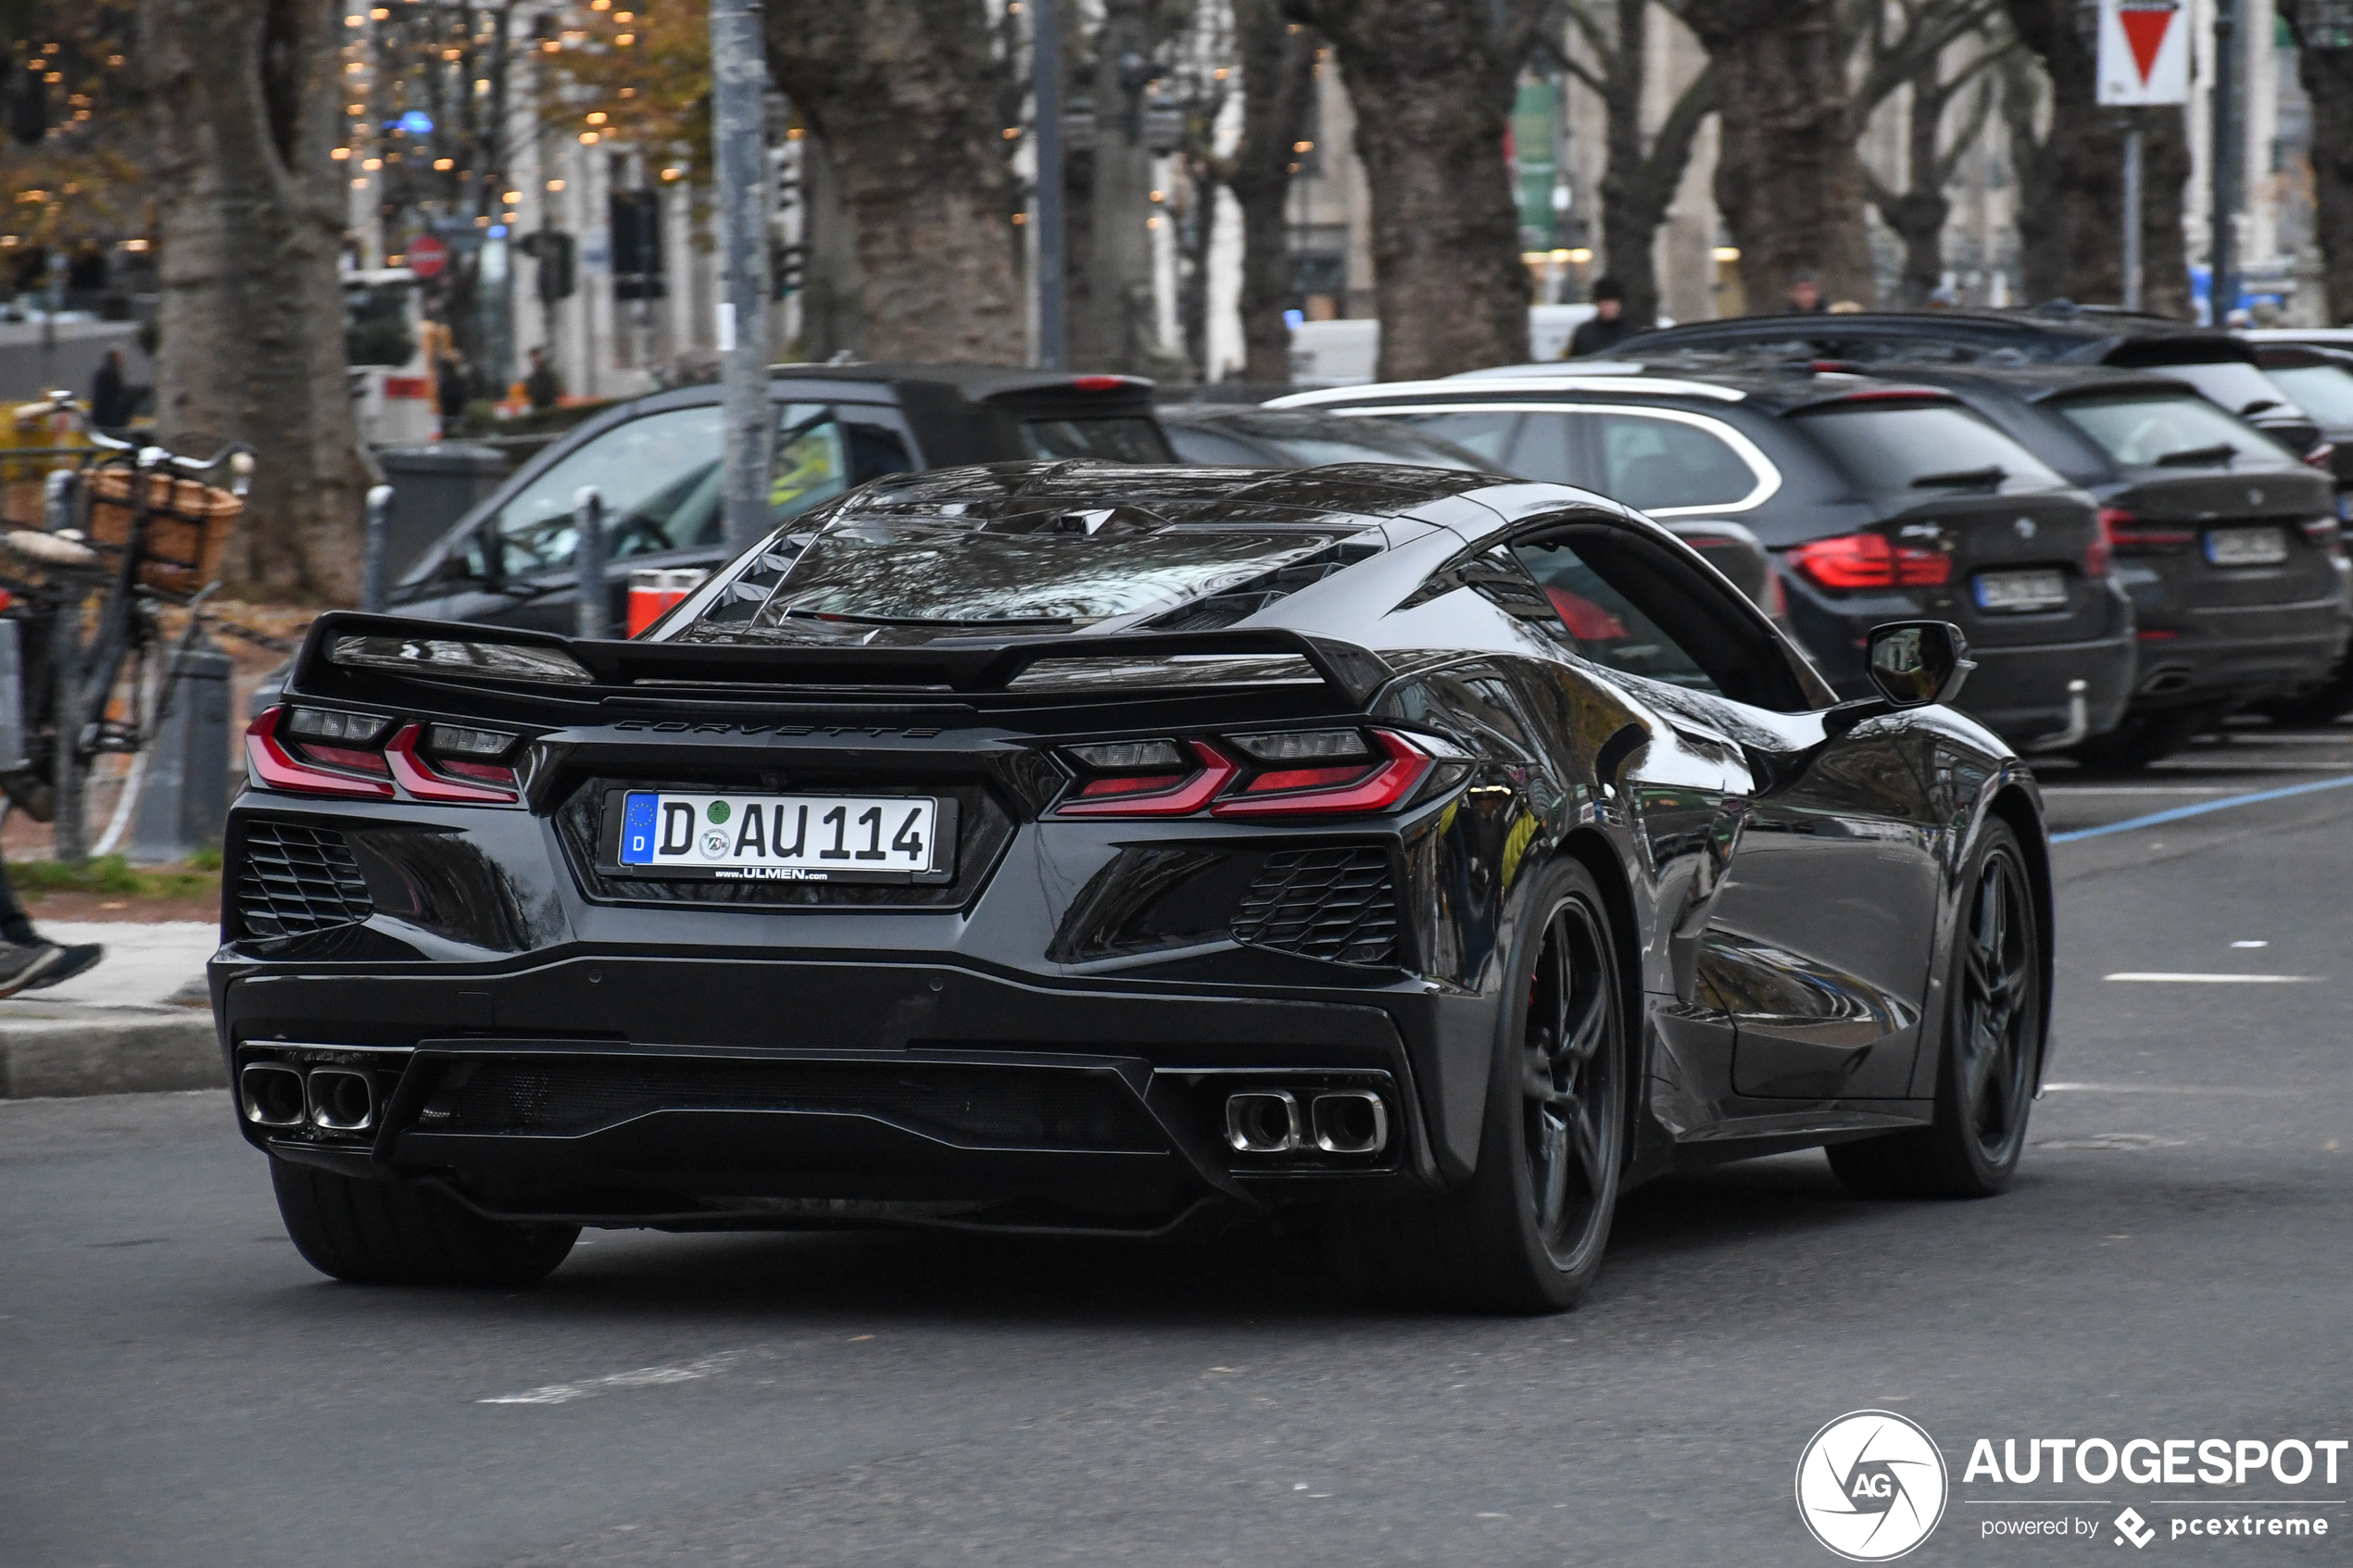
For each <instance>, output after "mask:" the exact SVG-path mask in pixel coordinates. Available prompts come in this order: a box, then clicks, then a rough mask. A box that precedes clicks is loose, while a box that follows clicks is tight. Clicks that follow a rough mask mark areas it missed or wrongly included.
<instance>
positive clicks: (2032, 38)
mask: <svg viewBox="0 0 2353 1568" xmlns="http://www.w3.org/2000/svg"><path fill="white" fill-rule="evenodd" d="M2007 8H2008V12H2009V18H2010V25H2011V26H2012V27H2013V28H2015V29H2016V30H2017V31H2018V35H2019V39H2020V42H2022V43H2023V44H2025V45H2026V46H2027V47H2028V48H2029V49H2031V50H2032V51H2033V52H2034V53H2035V54H2036V55H2037V56H2040V57H2041V59H2042V61H2043V69H2044V70H2045V73H2046V74H2047V76H2048V77H2049V79H2050V85H2051V123H2050V129H2049V130H2048V131H2047V132H2045V134H2044V135H2043V137H2042V138H2041V140H2040V141H2039V142H2032V141H2021V140H2020V138H2019V136H2018V133H2017V127H2018V126H2019V124H2020V117H2019V115H2018V113H2017V112H2016V110H2015V109H2013V110H2010V111H2009V119H2010V123H2011V126H2012V155H2013V157H2014V158H2015V160H2016V161H2017V163H2018V164H2019V165H2020V195H2021V197H2026V196H2031V197H2032V200H2021V201H2020V204H2019V218H2018V231H2019V242H2020V250H2021V251H2022V252H2023V256H2022V257H2021V263H2022V267H2023V270H2024V272H2025V294H2026V296H2027V298H2029V299H2030V300H2043V299H2072V300H2077V301H2080V302H2085V303H2096V304H2115V303H2117V302H2118V301H2120V300H2121V299H2122V298H2123V295H2124V239H2123V233H2124V133H2125V132H2126V130H2127V129H2128V128H2130V127H2132V126H2133V125H2136V124H2137V125H2138V126H2139V127H2140V128H2141V144H2142V153H2141V157H2142V162H2141V277H2142V280H2143V282H2142V287H2141V302H2142V307H2143V308H2144V309H2146V310H2150V311H2154V312H2156V313H2157V314H2158V315H2162V316H2179V317H2187V316H2188V315H2189V313H2190V281H2189V264H2188V260H2187V256H2186V252H2185V250H2184V246H2183V234H2182V197H2183V188H2184V187H2185V186H2186V185H2187V184H2188V182H2189V178H2190V144H2189V136H2188V133H2187V132H2185V131H2184V130H2183V119H2182V111H2181V110H2180V109H2178V108H2147V109H2109V108H2102V107H2100V106H2099V104H2098V101H2097V93H2096V83H2095V79H2094V70H2095V66H2096V64H2097V60H2098V55H2097V49H2096V46H2095V42H2094V40H2093V39H2092V38H2091V37H2090V36H2088V35H2087V34H2086V33H2085V32H2083V31H2081V30H2079V29H2078V27H2077V26H2076V20H2077V15H2076V6H2075V5H2074V3H2073V0H2007ZM2013 80H2015V78H2014V79H2013ZM2030 136H2031V132H2030Z"/></svg>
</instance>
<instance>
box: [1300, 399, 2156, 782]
mask: <svg viewBox="0 0 2353 1568" xmlns="http://www.w3.org/2000/svg"><path fill="white" fill-rule="evenodd" d="M1635 368H1636V367H1633V366H1627V367H1624V369H1626V370H1633V369H1635ZM1702 374H1704V375H1705V380H1702V379H1700V377H1701V375H1702ZM1275 406H1276V407H1278V408H1281V407H1309V408H1322V409H1325V410H1327V411H1329V412H1334V413H1345V414H1347V415H1349V416H1352V417H1356V418H1378V419H1395V420H1403V421H1404V422H1406V423H1408V424H1411V425H1413V426H1414V427H1416V428H1417V429H1422V430H1427V431H1428V432H1430V433H1433V434H1437V435H1441V436H1444V437H1446V438H1447V439H1449V440H1451V441H1453V442H1454V443H1456V444H1457V445H1463V446H1467V447H1469V448H1471V449H1472V450H1473V451H1476V452H1478V453H1479V454H1480V455H1481V456H1482V457H1483V458H1486V459H1487V460H1489V461H1490V462H1492V463H1493V464H1495V466H1496V467H1497V468H1499V469H1501V470H1504V471H1505V472H1509V473H1515V474H1519V475H1522V476H1525V477H1526V478H1529V479H1534V480H1547V481H1554V482H1557V483H1573V484H1582V485H1586V486H1588V487H1590V488H1592V489H1593V490H1597V491H1599V492H1601V493H1602V494H1604V495H1609V496H1611V497H1613V498H1615V499H1617V500H1619V501H1622V502H1624V503H1625V504H1626V505H1628V506H1629V507H1633V508H1637V509H1639V510H1641V511H1642V512H1643V513H1645V514H1647V515H1648V516H1650V517H1653V518H1655V519H1656V520H1658V521H1661V522H1671V523H1676V524H1688V523H1695V522H1703V521H1711V520H1725V521H1733V522H1737V523H1739V524H1741V525H1743V527H1745V528H1746V529H1748V530H1749V531H1751V532H1752V533H1755V536H1756V537H1757V538H1758V539H1759V540H1761V541H1762V542H1763V543H1764V545H1765V546H1766V548H1767V549H1768V550H1769V551H1770V552H1772V554H1773V556H1774V558H1775V559H1776V560H1777V562H1778V564H1779V575H1780V588H1781V590H1782V593H1783V595H1784V596H1785V599H1786V603H1787V607H1788V617H1789V625H1790V628H1791V630H1792V631H1793V633H1795V634H1796V636H1797V638H1798V640H1799V641H1800V642H1801V643H1803V644H1804V646H1805V647H1806V651H1807V652H1808V653H1810V654H1811V655H1813V657H1814V660H1815V662H1816V664H1817V665H1818V666H1819V668H1820V670H1821V671H1822V673H1823V675H1824V676H1825V677H1827V678H1828V680H1829V681H1830V683H1831V686H1832V687H1833V688H1835V689H1836V690H1837V691H1838V693H1839V694H1840V695H1841V696H1865V695H1867V694H1868V693H1869V690H1870V681H1869V670H1868V667H1867V664H1866V660H1865V657H1864V651H1865V649H1864V645H1865V640H1866V637H1867V635H1868V633H1869V631H1870V629H1871V628H1872V627H1873V626H1875V625H1878V624H1880V623H1881V622H1882V621H1897V620H1904V619H1910V618H1919V617H1932V618H1935V619H1939V620H1945V621H1953V622H1955V623H1956V624H1957V625H1959V626H1961V627H1962V628H1963V629H1964V630H1965V631H1966V632H1967V633H1968V636H1969V646H1970V649H1971V657H1972V658H1974V659H1976V660H1977V663H1978V666H1979V669H1978V672H1977V673H1976V674H1975V675H1974V676H1972V677H1971V678H1970V681H1969V694H1968V696H1966V697H1965V698H1964V699H1963V706H1964V707H1965V708H1966V709H1968V710H1969V712H1971V713H1973V714H1975V715H1976V716H1977V717H1978V718H1980V719H1982V721H1984V722H1985V723H1987V724H1988V725H1990V726H1992V727H1993V728H1994V730H1995V731H1996V732H1998V733H1999V734H2002V735H2003V736H2004V737H2005V738H2006V739H2007V740H2008V741H2009V742H2010V743H2011V744H2013V745H2016V746H2024V747H2028V748H2036V749H2039V748H2045V747H2051V746H2071V745H2074V744H2076V743H2078V742H2080V741H2082V740H2083V739H2084V738H2085V737H2086V736H2088V735H2091V734H2097V733H2099V732H2101V731H2104V730H2107V729H2109V728H2112V727H2113V726H2114V725H2115V724H2116V723H2117V722H2118V721H2119V720H2120V718H2121V717H2122V715H2123V712H2124V708H2125V704H2126V703H2127V701H2128V700H2129V699H2130V697H2131V696H2132V686H2133V620H2132V607H2131V605H2130V603H2129V602H2128V601H2127V600H2126V598H2125V597H2124V595H2123V593H2122V591H2121V590H2120V588H2119V587H2118V586H2117V585H2116V584H2115V583H2114V582H2112V581H2111V580H2110V578H2109V575H2108V544H2107V541H2106V540H2105V539H2104V538H2103V536H2102V535H2101V533H2100V528H2099V521H2098V518H2097V515H2096V511H2095V507H2094V505H2093V502H2092V500H2091V497H2089V496H2088V495H2085V494H2084V493H2083V492H2082V491H2081V490H2079V489H2076V488H2075V487H2074V486H2072V485H2070V483H2068V482H2067V480H2066V479H2065V478H2063V477H2062V476H2060V475H2059V474H2057V473H2056V472H2054V471H2053V470H2051V468H2050V467H2049V466H2048V465H2047V464H2045V462H2043V461H2042V460H2041V459H2040V458H2036V457H2035V456H2034V455H2033V454H2032V452H2030V451H2028V450H2027V449H2026V448H2025V447H2023V446H2021V445H2019V443H2018V442H2017V441H2016V440H2014V439H2012V438H2011V437H2010V436H2009V435H2007V434H2005V433H2003V432H2002V431H2000V430H1999V429H1997V428H1995V427H1994V425H1993V424H1992V423H1990V422H1988V421H1987V420H1984V419H1982V418H1981V417H1980V416H1979V415H1977V414H1975V413H1973V412H1971V411H1970V410H1969V408H1966V407H1965V406H1964V405H1963V404H1962V403H1961V402H1960V400H1959V399H1957V397H1955V396H1954V395H1953V394H1951V393H1949V392H1946V391H1944V390H1942V389H1940V388H1936V387H1930V386H1923V385H1919V384H1917V383H1913V384H1906V383H1901V382H1894V381H1885V380H1878V379H1874V378H1869V377H1864V376H1858V375H1849V374H1831V375H1816V374H1813V373H1812V372H1810V371H1808V372H1806V373H1805V374H1803V375H1785V374H1780V373H1777V372H1776V371H1775V370H1773V369H1772V368H1771V367H1769V366H1760V365H1757V364H1755V363H1753V362H1749V361H1744V360H1741V359H1737V358H1721V359H1720V362H1717V363H1711V364H1707V365H1705V366H1704V367H1702V366H1700V365H1698V364H1697V363H1696V362H1695V363H1694V364H1693V365H1692V367H1690V368H1688V369H1686V370H1684V371H1683V372H1682V373H1667V374H1656V375H1654V374H1625V373H1617V374H1593V373H1585V374H1579V373H1578V372H1577V368H1576V367H1575V366H1573V365H1572V366H1569V367H1567V368H1566V369H1565V370H1560V371H1554V372H1551V373H1536V372H1535V371H1534V370H1533V369H1531V370H1530V371H1529V373H1527V374H1497V375H1479V376H1458V377H1454V378H1452V379H1450V380H1446V381H1431V382H1410V383H1391V384H1389V385H1378V386H1360V387H1344V388H1334V389H1330V390H1327V391H1318V392H1304V393H1296V394H1293V395H1290V396H1288V397H1284V398H1280V399H1277V403H1276V405H1275Z"/></svg>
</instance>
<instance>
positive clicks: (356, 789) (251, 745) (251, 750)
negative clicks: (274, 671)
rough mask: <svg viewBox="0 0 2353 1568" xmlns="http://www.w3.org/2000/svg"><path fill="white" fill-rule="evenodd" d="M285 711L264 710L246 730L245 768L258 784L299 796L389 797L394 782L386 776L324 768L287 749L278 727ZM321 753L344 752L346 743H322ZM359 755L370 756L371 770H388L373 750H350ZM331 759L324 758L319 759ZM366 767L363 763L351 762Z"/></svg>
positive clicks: (278, 709) (377, 798) (354, 754)
mask: <svg viewBox="0 0 2353 1568" xmlns="http://www.w3.org/2000/svg"><path fill="white" fill-rule="evenodd" d="M285 712H286V710H285V709H283V708H272V709H266V710H264V711H263V712H262V713H261V714H260V715H259V716H258V717H257V718H256V719H255V720H254V721H253V722H252V723H251V724H250V725H248V726H247V727H246V729H245V769H246V771H248V772H249V773H251V774H252V776H253V780H254V782H255V783H256V784H259V785H261V786H262V787H263V788H265V789H283V790H288V791H291V792H293V793H295V794H296V795H342V796H354V797H363V798H366V799H371V800H384V799H389V798H390V797H391V796H392V784H391V783H390V781H389V780H385V779H365V778H358V777H355V776H353V775H352V774H350V773H344V772H337V771H334V770H333V769H332V768H326V767H321V766H319V765H318V764H317V763H315V762H313V761H311V760H310V759H308V758H307V757H298V756H296V754H295V753H294V752H292V751H290V750H288V749H287V747H286V745H285V743H284V742H283V741H281V740H280V739H279V738H278V726H279V724H280V723H282V722H283V721H284V718H285ZM318 749H319V750H320V751H321V752H325V753H333V754H336V755H343V754H346V747H343V746H323V747H320V748H318ZM348 755H351V756H353V757H356V758H367V759H372V760H373V762H374V767H373V768H371V770H370V771H377V772H382V771H388V770H387V769H386V767H385V765H384V759H382V758H381V757H377V756H376V755H375V754H374V753H373V752H356V751H354V752H349V753H348ZM327 760H331V758H329V757H324V756H322V757H321V758H320V761H327ZM351 765H355V766H364V765H365V764H364V763H355V764H351Z"/></svg>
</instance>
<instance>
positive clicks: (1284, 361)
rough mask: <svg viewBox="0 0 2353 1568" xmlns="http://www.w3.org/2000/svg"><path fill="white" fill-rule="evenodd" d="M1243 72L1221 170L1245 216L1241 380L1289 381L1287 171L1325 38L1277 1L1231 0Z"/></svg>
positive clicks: (1306, 118)
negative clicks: (1230, 145) (1236, 136)
mask: <svg viewBox="0 0 2353 1568" xmlns="http://www.w3.org/2000/svg"><path fill="white" fill-rule="evenodd" d="M1234 43H1235V52H1236V54H1237V55H1238V56H1239V58H1240V61H1241V68H1242V133H1241V139H1240V141H1239V142H1238V143H1236V144H1235V146H1234V151H1233V154H1232V156H1231V157H1230V158H1229V159H1228V161H1227V169H1226V188H1227V190H1230V191H1232V192H1233V193H1234V202H1235V205H1236V206H1238V207H1240V208H1241V218H1242V287H1241V317H1242V357H1243V363H1242V380H1244V381H1246V382H1262V383H1277V384H1279V383H1288V382H1289V381H1290V323H1289V322H1287V321H1285V320H1283V312H1284V311H1285V310H1287V309H1288V308H1290V296H1291V267H1290V222H1289V220H1287V219H1286V217H1285V215H1284V211H1283V206H1284V203H1285V202H1286V201H1287V200H1288V199H1289V198H1290V180H1291V170H1292V169H1295V168H1297V167H1298V161H1299V155H1298V154H1297V153H1295V152H1293V151H1292V150H1291V149H1292V148H1293V146H1294V145H1295V144H1298V143H1299V142H1301V141H1302V140H1304V139H1305V138H1306V135H1307V131H1308V127H1309V125H1310V124H1312V123H1313V117H1314V113H1315V73H1316V69H1317V68H1316V65H1315V54H1316V51H1317V50H1318V49H1320V48H1321V47H1322V46H1323V39H1322V37H1321V36H1320V35H1319V34H1317V33H1316V32H1315V31H1313V30H1311V29H1308V28H1304V27H1300V28H1297V29H1296V30H1294V27H1293V24H1291V23H1290V22H1288V21H1286V20H1285V19H1284V16H1283V7H1282V0H1234Z"/></svg>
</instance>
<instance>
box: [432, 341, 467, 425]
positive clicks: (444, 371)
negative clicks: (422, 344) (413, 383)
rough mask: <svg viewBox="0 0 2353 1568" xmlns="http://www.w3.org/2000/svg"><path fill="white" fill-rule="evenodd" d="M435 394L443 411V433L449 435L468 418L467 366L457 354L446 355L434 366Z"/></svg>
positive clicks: (435, 399)
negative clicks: (460, 421)
mask: <svg viewBox="0 0 2353 1568" xmlns="http://www.w3.org/2000/svg"><path fill="white" fill-rule="evenodd" d="M433 394H434V403H435V404H436V405H437V406H438V407H439V408H440V409H441V433H443V434H444V435H447V434H449V433H451V432H453V431H454V430H455V429H456V428H457V425H458V421H459V420H462V419H464V418H465V417H466V365H465V361H464V360H462V359H460V358H458V356H457V355H456V354H454V353H447V354H444V355H443V356H442V357H441V358H440V360H439V361H438V362H437V363H436V364H435V365H434V372H433Z"/></svg>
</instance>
